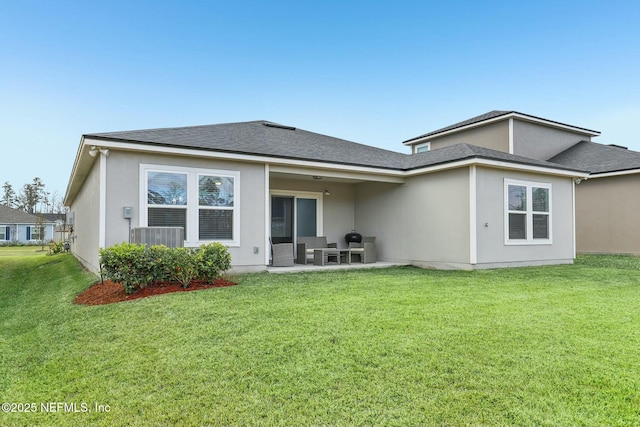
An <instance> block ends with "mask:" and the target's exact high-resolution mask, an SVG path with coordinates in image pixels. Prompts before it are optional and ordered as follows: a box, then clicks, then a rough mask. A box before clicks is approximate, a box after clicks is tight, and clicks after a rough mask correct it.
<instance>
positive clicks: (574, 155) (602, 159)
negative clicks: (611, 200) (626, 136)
mask: <svg viewBox="0 0 640 427" xmlns="http://www.w3.org/2000/svg"><path fill="white" fill-rule="evenodd" d="M549 161H550V162H553V163H557V164H559V165H562V166H566V167H575V168H581V169H584V170H588V171H589V172H591V173H592V174H599V173H606V172H620V171H626V170H632V169H640V153H639V152H637V151H631V150H627V149H625V148H621V147H618V146H613V145H603V144H598V143H595V142H588V141H582V142H579V143H578V144H576V145H574V146H573V147H571V148H569V149H567V150H565V151H563V152H562V153H560V154H558V155H556V156H554V157H552V158H551V159H549Z"/></svg>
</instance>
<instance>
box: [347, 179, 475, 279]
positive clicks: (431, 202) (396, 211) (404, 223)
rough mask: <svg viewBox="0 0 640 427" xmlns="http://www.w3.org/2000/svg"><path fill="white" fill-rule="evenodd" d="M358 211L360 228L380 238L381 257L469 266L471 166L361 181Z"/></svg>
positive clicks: (377, 240)
mask: <svg viewBox="0 0 640 427" xmlns="http://www.w3.org/2000/svg"><path fill="white" fill-rule="evenodd" d="M355 214H356V216H355V217H356V229H357V231H358V232H359V233H361V234H363V235H365V236H376V242H377V251H378V259H379V260H384V261H395V262H407V263H411V264H414V265H418V266H423V267H438V268H447V267H454V268H467V267H469V224H470V222H469V171H468V168H460V169H455V170H449V171H443V172H439V173H432V174H427V175H421V176H417V177H413V178H409V179H407V181H406V183H405V184H383V183H362V184H358V185H357V186H356V211H355Z"/></svg>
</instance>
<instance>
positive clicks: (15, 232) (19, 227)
mask: <svg viewBox="0 0 640 427" xmlns="http://www.w3.org/2000/svg"><path fill="white" fill-rule="evenodd" d="M54 227H55V222H54V221H50V220H48V219H47V218H46V217H44V216H41V217H39V216H38V215H32V214H30V213H26V212H23V211H20V210H18V209H13V208H10V207H7V206H4V205H0V245H2V244H12V243H42V242H43V241H44V242H49V241H51V240H55V235H54Z"/></svg>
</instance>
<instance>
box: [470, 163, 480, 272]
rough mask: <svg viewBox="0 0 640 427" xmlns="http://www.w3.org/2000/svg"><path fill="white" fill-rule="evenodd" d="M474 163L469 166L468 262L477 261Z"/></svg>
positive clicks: (473, 263)
mask: <svg viewBox="0 0 640 427" xmlns="http://www.w3.org/2000/svg"><path fill="white" fill-rule="evenodd" d="M476 172H477V171H476V165H471V166H470V167H469V264H471V265H472V266H475V265H476V264H477V263H478V234H477V232H478V231H477V218H476V216H477V214H478V212H477V196H476V192H477V185H476V181H477V179H476Z"/></svg>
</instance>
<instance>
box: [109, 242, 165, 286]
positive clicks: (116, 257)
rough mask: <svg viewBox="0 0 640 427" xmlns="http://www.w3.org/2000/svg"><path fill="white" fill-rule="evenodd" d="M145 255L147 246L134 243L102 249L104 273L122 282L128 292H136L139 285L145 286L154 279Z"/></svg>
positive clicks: (113, 279)
mask: <svg viewBox="0 0 640 427" xmlns="http://www.w3.org/2000/svg"><path fill="white" fill-rule="evenodd" d="M145 256H146V254H145V246H144V245H136V244H134V243H122V244H116V245H113V246H112V247H110V248H106V249H105V248H103V249H100V265H101V268H102V274H103V275H104V277H106V278H107V279H109V280H112V281H114V282H118V283H121V284H122V286H124V290H125V292H126V293H128V294H131V293H134V292H135V291H136V290H137V288H138V287H144V286H146V285H147V284H148V283H150V282H151V280H153V276H152V275H151V272H150V270H149V267H148V265H147V262H146V259H145Z"/></svg>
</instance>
